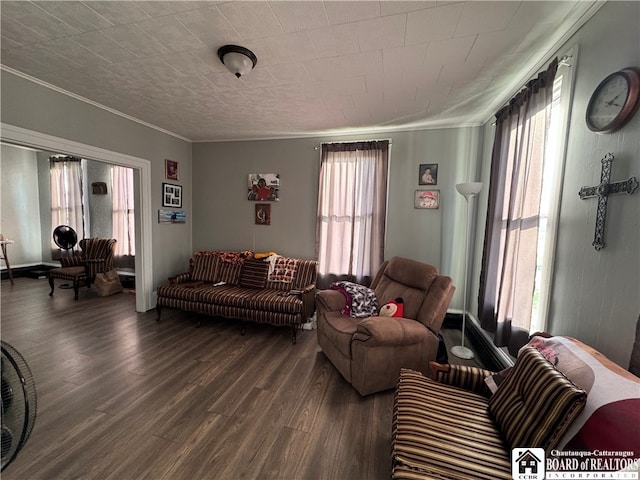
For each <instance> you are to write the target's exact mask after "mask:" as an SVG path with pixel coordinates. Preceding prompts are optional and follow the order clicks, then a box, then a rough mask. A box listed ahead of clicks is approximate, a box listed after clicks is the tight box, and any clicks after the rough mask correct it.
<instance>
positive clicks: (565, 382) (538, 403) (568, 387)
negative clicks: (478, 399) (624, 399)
mask: <svg viewBox="0 0 640 480" xmlns="http://www.w3.org/2000/svg"><path fill="white" fill-rule="evenodd" d="M586 398H587V394H586V393H585V392H584V390H581V389H580V388H578V387H576V386H575V385H574V384H573V383H571V381H570V380H569V379H567V378H566V377H565V376H564V375H562V373H560V372H559V371H558V370H556V369H555V368H554V367H553V365H551V364H550V363H549V362H548V361H547V360H546V359H545V358H544V356H542V354H541V353H540V352H539V351H538V350H536V349H535V348H532V347H527V348H526V349H523V350H522V352H521V353H520V355H519V356H518V359H517V361H516V364H515V365H514V368H513V371H512V372H511V374H510V375H509V376H508V378H507V379H506V380H505V381H504V382H503V383H502V385H500V387H499V388H498V390H497V391H496V393H494V394H493V396H492V397H491V398H490V399H489V412H490V413H491V415H492V416H493V418H494V419H495V421H496V424H497V425H498V427H499V428H500V430H501V431H502V433H503V435H504V437H505V440H506V442H507V444H508V445H509V446H510V448H516V447H531V448H544V449H545V450H546V451H549V450H550V449H552V448H555V447H556V446H557V445H558V442H559V440H560V438H561V437H562V435H563V434H564V432H565V431H566V430H567V429H568V428H569V427H570V426H571V423H572V422H573V420H574V419H575V418H576V416H577V415H578V414H579V413H580V411H581V410H582V409H583V408H584V405H585V401H586Z"/></svg>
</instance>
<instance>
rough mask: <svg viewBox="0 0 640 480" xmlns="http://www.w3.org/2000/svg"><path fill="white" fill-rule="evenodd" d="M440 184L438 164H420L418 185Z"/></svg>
mask: <svg viewBox="0 0 640 480" xmlns="http://www.w3.org/2000/svg"><path fill="white" fill-rule="evenodd" d="M437 184H438V164H437V163H423V164H421V165H420V170H419V172H418V185H437Z"/></svg>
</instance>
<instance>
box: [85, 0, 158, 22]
mask: <svg viewBox="0 0 640 480" xmlns="http://www.w3.org/2000/svg"><path fill="white" fill-rule="evenodd" d="M85 5H86V6H87V7H89V8H90V9H91V10H93V11H95V12H96V13H97V14H98V15H100V16H101V17H102V18H104V19H105V20H107V21H108V22H109V23H110V24H112V25H124V24H127V23H133V22H141V21H143V20H147V19H149V18H151V17H150V16H149V15H148V14H147V13H145V11H144V10H143V9H142V8H140V4H139V3H138V2H114V1H102V0H91V1H87V2H85Z"/></svg>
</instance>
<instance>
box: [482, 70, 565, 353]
mask: <svg viewBox="0 0 640 480" xmlns="http://www.w3.org/2000/svg"><path fill="white" fill-rule="evenodd" d="M557 68H558V60H557V58H556V59H555V60H553V61H552V62H551V64H550V65H549V67H548V69H547V70H545V71H544V72H541V73H540V74H539V75H538V77H537V78H535V79H533V80H531V81H529V82H528V83H527V85H526V86H525V87H524V88H523V89H522V90H521V91H520V92H519V93H518V94H517V95H516V96H515V97H513V98H512V99H511V101H510V102H509V104H508V105H506V106H505V107H503V108H502V109H500V110H499V111H498V112H497V113H496V135H495V140H494V144H493V152H492V160H491V178H490V182H489V205H488V210H487V220H486V228H485V239H484V250H483V257H482V271H481V277H480V292H479V298H478V308H479V312H478V314H479V315H478V317H479V319H480V323H481V325H482V327H483V328H484V329H485V330H487V331H490V332H493V333H495V340H494V341H495V343H496V345H498V346H510V344H511V346H513V344H519V343H521V342H522V339H523V338H524V339H525V341H526V338H527V337H528V334H529V330H528V326H529V322H530V319H531V307H532V297H533V290H534V281H535V270H536V251H537V238H538V224H539V206H540V193H541V187H542V172H543V163H544V162H543V158H544V147H545V145H546V139H547V131H548V128H549V117H550V111H551V100H552V94H553V81H554V78H555V74H556V70H557Z"/></svg>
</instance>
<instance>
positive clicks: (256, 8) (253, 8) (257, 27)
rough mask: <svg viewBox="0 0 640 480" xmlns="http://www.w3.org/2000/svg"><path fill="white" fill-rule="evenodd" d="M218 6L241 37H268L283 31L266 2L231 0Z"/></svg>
mask: <svg viewBox="0 0 640 480" xmlns="http://www.w3.org/2000/svg"><path fill="white" fill-rule="evenodd" d="M218 8H219V9H220V11H221V12H222V13H223V15H224V16H225V17H226V18H227V20H229V22H230V23H231V25H232V26H233V27H234V28H235V30H236V31H237V32H238V33H239V34H240V37H241V38H242V39H251V38H260V37H269V36H272V35H282V34H283V33H284V31H283V29H282V26H281V25H280V22H279V21H278V19H277V18H276V16H275V14H274V13H273V11H272V10H271V6H270V4H269V3H267V2H231V3H225V4H222V5H219V6H218Z"/></svg>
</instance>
